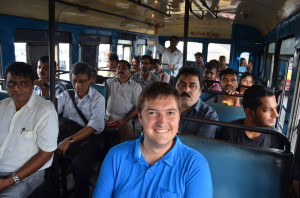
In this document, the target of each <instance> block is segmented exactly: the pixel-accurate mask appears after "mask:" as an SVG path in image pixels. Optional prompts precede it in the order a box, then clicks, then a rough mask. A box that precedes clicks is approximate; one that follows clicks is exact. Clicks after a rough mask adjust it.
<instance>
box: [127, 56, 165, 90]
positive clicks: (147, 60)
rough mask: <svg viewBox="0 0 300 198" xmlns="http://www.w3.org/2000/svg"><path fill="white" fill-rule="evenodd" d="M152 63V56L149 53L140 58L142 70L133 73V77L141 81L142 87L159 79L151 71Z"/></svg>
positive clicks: (138, 81)
mask: <svg viewBox="0 0 300 198" xmlns="http://www.w3.org/2000/svg"><path fill="white" fill-rule="evenodd" d="M151 64H152V57H151V56H149V55H144V56H142V57H141V59H140V67H141V71H139V72H136V73H134V74H133V76H132V79H133V80H135V81H136V82H137V83H139V84H140V85H141V86H142V88H144V87H146V85H148V84H150V83H151V82H154V81H159V79H158V77H157V76H156V75H155V74H154V73H152V72H150V68H151Z"/></svg>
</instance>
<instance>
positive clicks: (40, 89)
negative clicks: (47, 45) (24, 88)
mask: <svg viewBox="0 0 300 198" xmlns="http://www.w3.org/2000/svg"><path fill="white" fill-rule="evenodd" d="M37 74H38V76H39V79H38V80H35V81H34V82H33V83H34V91H35V92H36V93H37V94H38V95H40V96H44V97H49V91H50V90H49V88H50V84H49V56H42V57H41V58H40V59H39V61H38V65H37ZM66 89H67V88H66V87H65V86H64V85H63V84H61V83H59V82H57V81H56V82H55V96H56V97H57V96H58V95H59V94H60V93H61V92H63V91H64V90H66Z"/></svg>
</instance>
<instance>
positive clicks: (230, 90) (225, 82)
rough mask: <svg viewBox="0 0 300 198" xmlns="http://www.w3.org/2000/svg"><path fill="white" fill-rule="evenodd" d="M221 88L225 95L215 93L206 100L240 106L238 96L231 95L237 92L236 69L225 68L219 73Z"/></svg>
mask: <svg viewBox="0 0 300 198" xmlns="http://www.w3.org/2000/svg"><path fill="white" fill-rule="evenodd" d="M220 80H221V81H220V82H221V89H222V91H223V92H225V93H227V95H217V96H215V97H213V98H211V99H209V100H208V102H213V103H219V104H224V105H228V106H236V107H240V106H241V104H240V98H239V97H236V96H231V95H232V94H239V92H238V91H236V89H237V88H238V73H237V71H236V70H234V69H231V68H227V69H224V70H223V71H221V73H220Z"/></svg>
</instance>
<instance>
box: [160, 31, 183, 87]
mask: <svg viewBox="0 0 300 198" xmlns="http://www.w3.org/2000/svg"><path fill="white" fill-rule="evenodd" d="M157 33H158V27H155V47H156V49H157V50H158V51H159V52H160V53H161V54H162V68H163V69H170V70H171V81H173V80H172V79H174V78H175V77H176V76H177V74H178V71H179V69H180V68H181V67H182V64H183V63H182V61H183V60H182V52H181V51H180V50H178V49H177V48H176V46H177V44H178V42H179V38H178V37H177V36H171V38H170V47H168V48H165V47H164V46H162V45H161V44H159V42H158V37H157ZM171 84H172V82H171Z"/></svg>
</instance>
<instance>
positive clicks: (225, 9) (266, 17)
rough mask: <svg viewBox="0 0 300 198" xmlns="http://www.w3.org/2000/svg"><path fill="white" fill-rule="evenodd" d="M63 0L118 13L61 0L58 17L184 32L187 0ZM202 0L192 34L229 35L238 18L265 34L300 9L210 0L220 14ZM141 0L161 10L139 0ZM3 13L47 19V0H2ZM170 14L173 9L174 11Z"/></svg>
mask: <svg viewBox="0 0 300 198" xmlns="http://www.w3.org/2000/svg"><path fill="white" fill-rule="evenodd" d="M61 1H64V2H69V3H73V4H77V5H81V6H84V7H88V8H92V9H95V10H99V11H105V12H107V13H111V14H113V15H118V16H113V15H109V14H103V13H99V12H96V11H95V10H89V9H85V8H78V7H74V6H71V5H66V4H63V3H62V2H56V21H57V22H63V23H72V24H80V25H87V26H95V27H103V28H112V29H120V30H128V31H133V32H140V33H146V34H153V33H154V31H153V30H154V27H153V25H158V26H159V27H160V29H159V35H172V34H175V35H178V36H183V29H184V12H185V1H184V0H61ZM201 1H204V0H191V9H192V11H193V12H194V13H195V15H197V16H198V17H196V16H195V15H194V14H192V13H190V15H189V17H190V23H189V36H190V37H206V38H230V37H231V28H232V24H233V23H235V24H245V25H249V26H253V27H255V28H257V29H258V30H259V31H260V32H261V33H262V34H263V35H265V34H267V33H268V32H270V31H271V30H272V29H273V28H274V27H275V26H276V25H278V24H279V23H280V22H282V21H284V20H285V19H286V18H287V17H288V16H290V15H291V14H293V13H296V12H297V11H299V10H300V1H299V0H206V3H207V6H208V7H209V8H210V9H211V10H212V11H214V12H217V16H218V18H217V19H215V18H214V17H212V15H211V14H210V13H209V12H208V11H207V8H205V7H204V6H203V5H202V3H201ZM139 2H140V3H142V4H144V5H147V6H150V7H152V8H155V9H157V10H159V11H160V12H156V11H153V10H151V9H149V8H145V7H143V6H140V5H138V4H136V3H139ZM0 13H1V14H8V15H15V16H22V17H28V18H33V19H42V20H47V19H48V0H1V1H0ZM163 13H165V14H163ZM167 14H170V17H169V16H167ZM120 16H122V17H120ZM201 18H203V19H201Z"/></svg>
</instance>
